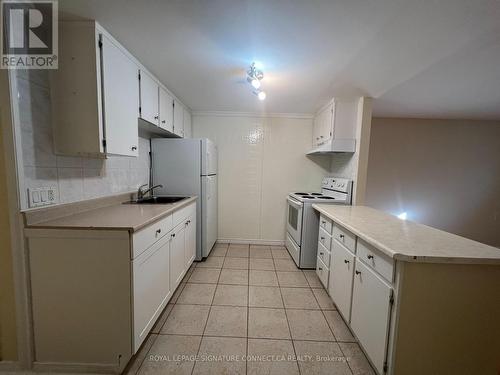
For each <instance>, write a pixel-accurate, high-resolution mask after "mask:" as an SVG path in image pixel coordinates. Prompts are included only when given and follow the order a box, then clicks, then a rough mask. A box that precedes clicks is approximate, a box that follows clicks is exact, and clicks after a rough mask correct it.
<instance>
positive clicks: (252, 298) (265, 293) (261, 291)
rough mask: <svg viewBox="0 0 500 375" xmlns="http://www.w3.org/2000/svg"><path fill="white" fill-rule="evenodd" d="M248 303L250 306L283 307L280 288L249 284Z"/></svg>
mask: <svg viewBox="0 0 500 375" xmlns="http://www.w3.org/2000/svg"><path fill="white" fill-rule="evenodd" d="M248 298H249V300H248V305H249V306H251V307H275V308H281V309H282V308H283V301H282V299H281V293H280V288H277V287H270V286H250V287H249V292H248Z"/></svg>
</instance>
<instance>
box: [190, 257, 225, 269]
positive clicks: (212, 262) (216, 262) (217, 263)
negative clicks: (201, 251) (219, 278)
mask: <svg viewBox="0 0 500 375" xmlns="http://www.w3.org/2000/svg"><path fill="white" fill-rule="evenodd" d="M223 263H224V257H216V256H209V257H208V258H207V259H205V260H204V261H202V262H198V263H197V264H196V268H222V264H223Z"/></svg>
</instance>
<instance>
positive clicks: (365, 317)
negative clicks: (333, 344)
mask: <svg viewBox="0 0 500 375" xmlns="http://www.w3.org/2000/svg"><path fill="white" fill-rule="evenodd" d="M390 299H391V286H390V285H388V284H387V283H386V282H385V281H383V280H382V279H381V278H380V277H379V276H378V275H376V274H375V273H374V272H373V271H372V270H371V269H369V268H368V267H367V266H366V265H364V264H363V263H362V262H361V261H359V260H357V261H356V269H355V275H354V287H353V292H352V313H351V328H352V330H353V332H354V334H355V335H356V336H357V338H358V339H359V341H360V343H361V344H362V345H363V348H364V349H365V351H366V353H367V354H368V356H369V357H370V359H371V361H372V363H373V364H374V366H375V368H376V369H377V371H378V372H379V373H381V374H382V373H384V362H385V359H386V358H385V353H386V348H387V340H388V331H389V320H390V313H391V301H390Z"/></svg>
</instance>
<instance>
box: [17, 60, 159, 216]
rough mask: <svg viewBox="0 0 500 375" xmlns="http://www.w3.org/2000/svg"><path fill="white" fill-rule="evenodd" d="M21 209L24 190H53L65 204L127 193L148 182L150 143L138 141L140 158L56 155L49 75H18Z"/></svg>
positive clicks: (24, 205) (27, 72) (24, 202)
mask: <svg viewBox="0 0 500 375" xmlns="http://www.w3.org/2000/svg"><path fill="white" fill-rule="evenodd" d="M12 90H13V91H14V92H13V95H12V97H13V98H16V102H15V103H14V109H15V111H14V113H15V114H16V113H17V118H16V116H15V127H16V134H17V136H18V138H19V139H18V142H17V145H18V146H19V147H18V150H17V153H18V163H19V169H20V170H19V176H20V185H21V186H20V196H21V208H22V209H26V208H28V202H27V200H28V199H27V196H28V195H27V189H28V188H36V187H52V186H54V187H56V188H57V194H56V202H57V203H69V202H76V201H81V200H85V199H91V198H98V197H103V196H106V195H111V194H116V193H121V192H126V191H131V190H134V189H136V188H137V187H138V186H139V185H142V184H146V183H148V182H149V151H150V149H149V140H147V139H144V138H139V157H137V158H134V157H123V156H122V157H120V156H111V157H109V158H108V159H92V158H81V157H67V156H60V155H55V153H54V145H53V138H52V120H51V103H50V80H49V76H48V72H47V71H34V70H18V71H16V75H15V77H14V80H13V82H12Z"/></svg>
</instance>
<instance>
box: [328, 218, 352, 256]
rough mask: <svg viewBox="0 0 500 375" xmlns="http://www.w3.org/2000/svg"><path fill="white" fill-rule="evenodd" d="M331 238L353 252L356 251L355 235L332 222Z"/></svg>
mask: <svg viewBox="0 0 500 375" xmlns="http://www.w3.org/2000/svg"><path fill="white" fill-rule="evenodd" d="M333 238H335V239H336V240H337V241H339V242H340V243H341V244H342V245H344V246H345V247H346V248H347V249H349V250H351V251H352V252H353V253H354V251H356V236H355V235H354V234H352V233H351V232H349V231H348V230H346V229H344V228H343V227H341V226H339V225H337V224H333Z"/></svg>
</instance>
